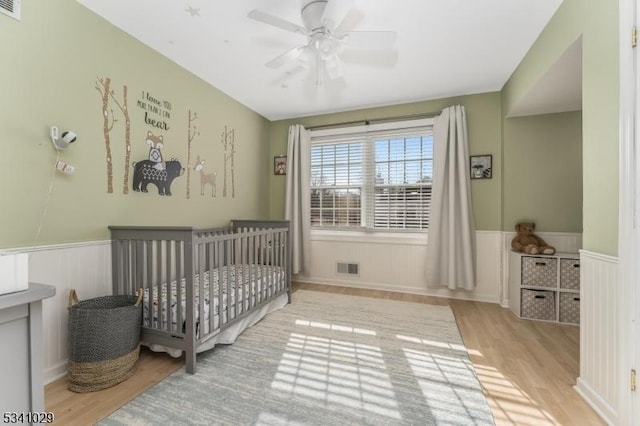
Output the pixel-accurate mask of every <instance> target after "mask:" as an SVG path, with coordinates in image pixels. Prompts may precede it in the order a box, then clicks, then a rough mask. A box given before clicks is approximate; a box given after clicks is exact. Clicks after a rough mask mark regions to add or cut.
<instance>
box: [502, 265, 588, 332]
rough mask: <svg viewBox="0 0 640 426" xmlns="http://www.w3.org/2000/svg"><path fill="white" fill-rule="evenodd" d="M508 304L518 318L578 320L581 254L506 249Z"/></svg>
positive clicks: (555, 320) (574, 322) (568, 322)
mask: <svg viewBox="0 0 640 426" xmlns="http://www.w3.org/2000/svg"><path fill="white" fill-rule="evenodd" d="M509 308H510V309H511V310H512V311H513V313H515V314H516V315H517V316H518V317H520V318H525V319H535V320H541V321H554V322H561V323H566V324H579V323H580V255H579V254H578V253H556V254H555V255H552V256H547V255H529V254H524V253H516V252H510V253H509Z"/></svg>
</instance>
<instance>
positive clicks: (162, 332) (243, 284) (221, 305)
mask: <svg viewBox="0 0 640 426" xmlns="http://www.w3.org/2000/svg"><path fill="white" fill-rule="evenodd" d="M109 229H110V230H111V242H112V265H113V294H114V295H118V294H135V293H136V291H137V289H139V288H142V289H143V290H144V300H143V307H144V309H143V324H142V343H143V344H144V345H147V346H149V347H151V348H152V349H154V350H158V349H156V348H160V350H166V351H167V352H169V353H172V354H174V355H176V354H180V353H182V351H183V352H184V354H185V358H186V369H187V372H189V373H195V371H196V353H198V352H202V351H204V350H207V349H210V348H211V347H213V346H214V345H215V344H217V343H232V342H233V340H235V338H236V337H237V335H238V334H240V333H241V332H242V330H244V329H246V328H247V327H249V326H251V325H252V324H254V323H256V322H257V321H259V320H260V319H261V318H262V317H263V316H264V315H266V314H268V313H269V312H271V311H273V310H275V309H278V308H280V307H282V306H284V305H285V304H286V303H290V302H291V267H290V265H291V261H290V258H291V251H290V247H291V246H290V234H289V222H288V221H254V220H233V221H232V222H231V225H230V226H229V227H228V228H216V229H196V228H193V227H176V226H110V227H109ZM201 296H202V297H201Z"/></svg>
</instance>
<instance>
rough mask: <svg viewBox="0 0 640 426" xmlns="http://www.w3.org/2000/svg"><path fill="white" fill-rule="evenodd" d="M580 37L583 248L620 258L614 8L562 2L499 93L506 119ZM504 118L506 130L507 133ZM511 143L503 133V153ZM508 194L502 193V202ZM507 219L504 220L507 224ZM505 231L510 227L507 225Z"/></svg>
mask: <svg viewBox="0 0 640 426" xmlns="http://www.w3.org/2000/svg"><path fill="white" fill-rule="evenodd" d="M580 36H582V49H583V50H582V138H583V145H582V163H583V164H582V169H583V206H582V213H583V230H584V233H583V247H584V248H585V249H587V250H590V251H594V252H599V253H603V254H610V255H616V254H617V252H618V247H617V246H618V187H619V185H618V172H619V169H618V120H619V118H618V116H619V74H618V73H619V65H618V62H619V54H618V2H617V1H611V0H590V1H588V2H587V1H584V0H564V2H563V3H562V5H561V6H560V8H559V9H558V12H557V13H556V14H555V15H554V17H553V18H552V19H551V21H550V22H549V24H548V25H547V26H546V28H545V29H544V31H543V32H542V33H541V35H540V37H539V38H538V40H537V41H536V43H535V44H534V45H533V46H532V48H531V49H530V50H529V52H528V53H527V55H526V56H525V58H524V59H523V60H522V62H521V63H520V65H519V66H518V68H517V69H516V71H515V72H514V74H513V75H512V76H511V78H510V79H509V81H508V82H507V84H506V85H505V87H504V88H503V91H502V106H503V110H504V113H505V115H506V116H508V115H509V112H510V110H511V108H512V107H513V106H514V105H515V104H516V103H517V102H518V100H519V99H521V97H522V96H524V95H525V94H526V93H527V92H528V91H529V90H531V88H532V87H533V86H534V84H535V82H536V81H537V79H538V78H540V77H541V76H542V75H543V74H544V72H545V71H546V70H547V69H548V68H549V67H550V66H551V65H552V64H553V63H554V62H555V60H556V59H557V58H558V57H559V56H560V55H561V54H562V52H564V50H565V49H566V48H567V47H568V46H569V45H571V44H572V43H573V42H574V41H575V40H576V39H578V37H580ZM507 120H509V119H507V118H505V127H508V124H507ZM513 143H516V141H515V140H513V139H511V138H510V137H509V135H507V133H506V132H505V140H504V145H505V148H506V147H507V146H509V145H511V144H513ZM509 196H510V194H509V193H508V192H506V191H505V198H508V197H509ZM505 219H506V218H505ZM505 226H507V227H509V226H510V224H508V223H506V222H505Z"/></svg>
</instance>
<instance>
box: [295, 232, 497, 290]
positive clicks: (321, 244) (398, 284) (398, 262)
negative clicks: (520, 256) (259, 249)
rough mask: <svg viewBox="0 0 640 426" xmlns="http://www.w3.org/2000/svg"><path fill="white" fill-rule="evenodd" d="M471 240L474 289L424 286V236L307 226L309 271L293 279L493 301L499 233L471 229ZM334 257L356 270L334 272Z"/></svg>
mask: <svg viewBox="0 0 640 426" xmlns="http://www.w3.org/2000/svg"><path fill="white" fill-rule="evenodd" d="M476 240H477V256H476V265H477V277H478V284H477V287H476V288H475V290H474V291H463V290H460V291H450V290H448V289H429V288H427V286H426V284H425V258H426V256H427V236H426V235H416V234H400V233H397V234H381V233H369V234H362V233H345V232H328V231H320V232H316V231H313V232H312V236H311V259H312V261H311V263H312V265H311V271H310V273H309V274H308V276H301V275H300V276H296V277H294V280H295V281H299V282H309V283H316V284H328V285H340V286H346V287H358V288H367V289H374V290H385V291H398V292H404V293H412V294H423V295H430V296H441V297H450V298H457V299H466V300H476V301H483V302H494V303H497V302H498V301H499V298H500V294H501V290H502V284H501V276H500V275H501V265H502V256H503V254H502V233H501V232H499V231H477V232H476ZM337 262H346V263H357V264H358V265H359V274H358V275H357V276H352V275H345V274H339V273H338V272H337V271H336V263H337Z"/></svg>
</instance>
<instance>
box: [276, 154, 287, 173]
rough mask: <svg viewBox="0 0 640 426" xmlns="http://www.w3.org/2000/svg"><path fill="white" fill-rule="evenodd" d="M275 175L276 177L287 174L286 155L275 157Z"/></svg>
mask: <svg viewBox="0 0 640 426" xmlns="http://www.w3.org/2000/svg"><path fill="white" fill-rule="evenodd" d="M273 174H274V175H286V174H287V156H286V155H277V156H275V157H273Z"/></svg>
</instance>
